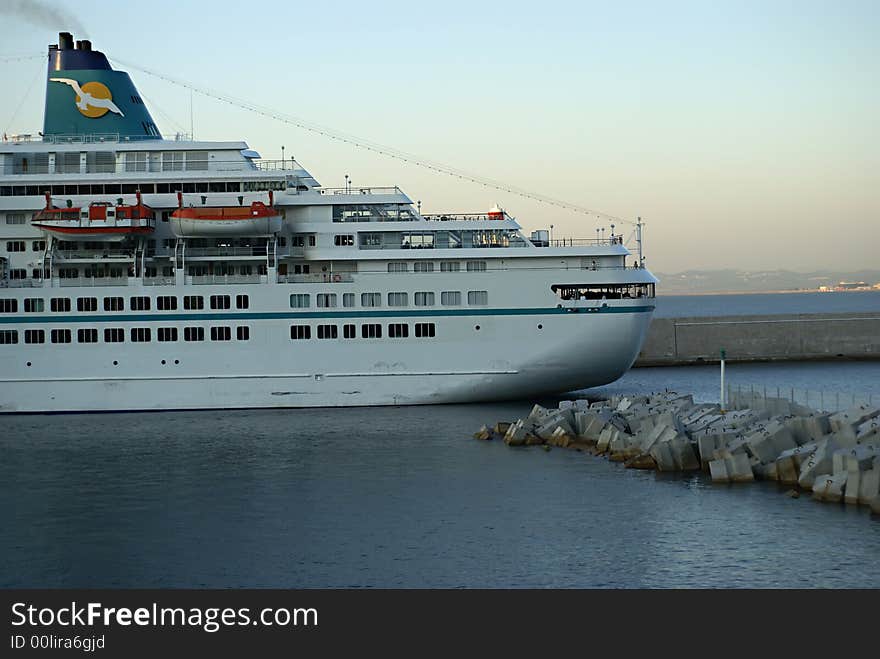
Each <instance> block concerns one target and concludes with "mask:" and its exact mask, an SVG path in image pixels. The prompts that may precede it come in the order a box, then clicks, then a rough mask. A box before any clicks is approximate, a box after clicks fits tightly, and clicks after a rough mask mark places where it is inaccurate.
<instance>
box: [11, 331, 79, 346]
mask: <svg viewBox="0 0 880 659" xmlns="http://www.w3.org/2000/svg"><path fill="white" fill-rule="evenodd" d="M52 331H53V332H54V331H56V330H52ZM67 331H68V333H69V332H70V330H67ZM13 343H18V330H0V345H11V344H13Z"/></svg>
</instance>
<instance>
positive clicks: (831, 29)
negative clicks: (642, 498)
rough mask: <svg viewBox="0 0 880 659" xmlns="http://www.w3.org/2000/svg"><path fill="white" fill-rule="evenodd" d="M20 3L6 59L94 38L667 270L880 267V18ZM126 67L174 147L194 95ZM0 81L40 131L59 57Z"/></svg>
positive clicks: (405, 174) (308, 139)
mask: <svg viewBox="0 0 880 659" xmlns="http://www.w3.org/2000/svg"><path fill="white" fill-rule="evenodd" d="M21 5H30V6H31V7H34V6H35V3H32V2H31V3H29V2H26V1H24V0H20V1H19V0H0V37H2V39H0V56H6V57H8V56H14V55H36V54H41V53H44V52H45V51H46V47H47V45H48V44H49V43H56V42H57V32H58V31H60V30H68V31H75V32H76V31H77V30H80V29H82V28H84V29H85V30H86V31H87V35H84V34H82V33H81V32H76V33H75V34H74V38H75V39H81V38H84V37H88V38H91V39H92V42H93V44H94V47H95V49H97V50H101V51H103V52H104V53H106V54H107V55H108V57H110V59H111V61H112V60H113V58H114V56H115V57H118V58H119V59H122V60H125V61H127V62H132V63H135V64H137V65H139V66H141V67H144V68H146V69H150V70H153V71H155V72H158V73H164V74H168V75H170V76H172V77H175V78H178V79H181V80H184V81H187V82H190V83H192V84H194V85H196V86H198V87H202V88H207V89H212V90H216V91H220V92H224V93H227V94H230V95H233V96H237V97H242V98H247V99H249V100H250V101H252V102H253V103H255V104H258V105H261V106H266V107H270V108H275V109H277V110H279V111H281V112H283V113H286V114H290V115H294V116H296V117H300V118H303V119H306V120H307V121H310V122H313V123H317V124H322V125H325V126H329V127H332V128H335V129H337V130H340V131H344V132H346V133H350V134H353V135H356V136H360V137H363V138H366V139H368V140H371V141H373V142H378V143H381V144H386V145H389V146H392V147H396V148H397V149H400V150H404V151H408V152H411V153H415V154H418V155H421V156H423V157H425V158H428V159H431V160H434V161H439V162H442V163H446V164H449V165H452V166H454V167H456V168H458V169H462V170H467V171H470V172H474V173H477V174H479V175H481V176H484V177H487V178H492V179H498V180H502V181H506V182H508V183H510V184H512V185H514V186H516V187H518V188H524V189H526V190H531V191H534V192H536V193H538V194H543V195H546V196H550V197H555V198H558V199H562V200H565V201H569V202H571V203H574V204H578V205H581V206H585V207H588V208H593V209H597V210H601V211H604V212H607V213H610V214H613V215H616V216H620V217H626V218H631V219H635V217H636V216H638V215H641V216H642V217H643V218H644V219H645V221H646V222H647V226H646V231H645V240H646V243H645V247H646V252H645V253H646V255H647V257H648V264H649V267H651V268H652V269H654V270H657V271H661V272H676V271H680V270H684V269H689V268H710V269H714V268H742V269H779V268H787V269H793V270H802V271H806V270H813V269H819V268H832V269H837V270H852V269H858V268H880V258H878V252H880V119H878V118H880V84H878V81H880V45H878V43H880V39H878V37H877V35H878V34H880V2H872V1H865V2H856V1H841V2H832V1H828V2H808V1H802V2H796V1H791V2H771V1H760V2H746V1H739V2H709V1H703V2H671V1H670V2H615V3H609V2H607V0H606V1H603V2H557V1H555V0H549V1H545V2H528V3H519V2H512V1H504V2H496V3H481V2H478V1H476V0H470V1H468V2H459V1H458V0H451V1H445V2H442V3H432V5H431V6H430V7H427V6H422V3H416V2H379V1H375V2H369V3H365V2H347V1H338V2H333V3H305V4H303V3H291V2H287V1H285V2H274V1H272V0H264V1H262V2H259V3H246V2H228V1H226V0H213V1H212V2H180V0H175V1H171V0H151V2H149V3H141V4H139V5H133V4H131V3H128V2H125V3H122V2H109V1H107V0H104V1H99V0H78V1H76V2H74V1H73V0H67V1H62V0H58V1H52V0H44V1H43V2H40V3H36V6H37V8H38V9H39V7H50V8H56V9H57V10H59V12H65V13H66V14H67V15H68V19H67V20H63V19H59V18H57V17H55V18H53V17H52V16H51V12H48V11H40V12H37V11H35V12H32V13H33V14H37V13H39V14H40V15H41V16H42V17H43V18H35V17H34V16H32V17H31V19H30V20H26V19H25V18H24V17H23V16H22V15H21V14H20V13H18V14H16V13H14V12H13V13H10V7H15V6H21ZM73 19H75V20H73ZM77 21H78V23H79V26H82V27H79V26H77V24H76V22H77ZM113 63H114V66H115V67H116V68H124V67H122V66H120V65H118V64H117V63H116V62H113ZM129 73H130V74H131V76H132V79H133V80H134V82H135V85H136V86H137V87H138V88H139V90H140V91H141V93H142V96H143V97H144V98H145V100H146V101H147V104H148V107H149V108H150V111H151V113H152V115H153V118H154V119H155V120H156V122H157V124H158V125H159V127H160V129H161V130H162V131H163V132H164V133H165V134H166V136H173V134H174V133H175V132H178V131H186V132H188V131H189V123H190V93H189V92H188V91H186V90H184V89H182V88H180V87H176V86H174V85H171V84H169V83H167V82H164V81H161V80H158V79H156V78H152V77H150V76H148V75H146V74H144V73H141V72H139V71H135V70H131V69H129ZM0 89H2V90H3V92H4V93H3V98H4V102H3V103H2V104H0V129H2V130H4V131H6V132H10V133H16V132H31V133H35V132H36V131H38V130H40V129H41V128H42V114H43V100H44V94H45V61H43V60H41V59H30V60H24V61H14V60H8V59H0ZM29 89H30V91H29V92H28V90H29ZM23 97H24V98H23ZM193 110H194V117H195V121H194V123H195V134H196V137H197V138H199V139H211V140H213V139H216V140H229V139H233V140H238V139H243V140H246V141H247V142H248V143H249V144H250V145H251V147H252V148H255V149H257V150H258V151H260V152H261V154H262V155H263V156H264V157H266V158H279V157H280V155H281V146H282V145H284V146H285V147H286V149H285V153H286V155H287V156H291V155H294V156H296V158H297V159H298V161H299V162H300V163H301V164H302V165H303V166H305V167H306V168H307V169H309V171H310V172H311V173H312V174H313V175H314V176H315V177H316V178H317V179H318V180H319V181H320V182H321V183H323V184H324V185H326V186H334V185H342V184H343V181H344V175H345V174H349V175H351V177H352V180H353V181H354V183H355V185H394V184H396V185H399V186H401V187H402V188H403V189H404V191H406V192H407V193H408V194H409V196H410V197H411V198H412V199H413V200H421V201H422V210H423V211H424V212H440V211H449V212H468V211H472V212H479V211H485V210H487V209H488V208H489V207H490V206H492V205H493V204H494V203H496V202H497V203H499V204H500V205H501V206H503V207H504V208H505V209H506V210H508V212H510V213H511V214H513V215H514V216H516V217H517V219H518V220H519V221H520V223H521V224H522V225H523V226H524V228H525V229H526V230H527V231H530V230H532V229H537V228H547V227H548V226H549V225H550V224H553V225H554V237H562V236H573V237H585V238H589V237H595V228H596V226H597V224H596V221H595V218H589V217H584V216H582V215H578V214H574V213H571V212H568V211H565V210H561V209H558V208H554V207H552V206H544V205H541V204H537V203H535V202H533V201H529V200H526V199H523V198H520V197H517V196H515V195H511V194H509V193H504V192H498V191H494V190H491V189H487V188H484V187H482V186H479V185H474V184H471V183H465V182H462V181H459V180H457V179H452V178H449V177H447V176H442V175H438V174H435V173H432V172H429V171H426V170H422V169H419V168H417V167H414V166H411V165H407V164H405V163H401V162H398V161H395V160H390V159H387V158H385V157H382V156H379V155H376V154H373V153H371V152H367V151H363V150H359V149H356V148H354V147H351V146H349V145H345V144H340V143H337V142H334V141H330V140H328V139H327V138H324V137H321V136H318V135H314V134H312V133H309V132H306V131H304V130H302V129H299V128H295V127H293V126H289V125H285V124H282V123H277V122H274V121H272V120H269V119H266V118H265V117H262V116H259V115H255V114H253V113H250V112H246V111H243V110H240V109H236V108H231V107H229V106H228V105H225V104H222V103H219V102H217V101H214V100H210V99H207V98H205V97H202V96H199V95H198V94H196V95H195V96H194V101H193ZM618 228H619V227H618Z"/></svg>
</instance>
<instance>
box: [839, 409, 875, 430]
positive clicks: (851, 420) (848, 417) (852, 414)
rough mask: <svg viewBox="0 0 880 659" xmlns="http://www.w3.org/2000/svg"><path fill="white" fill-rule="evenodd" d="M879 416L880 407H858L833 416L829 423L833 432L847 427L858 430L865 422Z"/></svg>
mask: <svg viewBox="0 0 880 659" xmlns="http://www.w3.org/2000/svg"><path fill="white" fill-rule="evenodd" d="M877 416H880V407H873V406H869V405H856V406H855V407H851V408H849V409H848V410H845V411H843V412H838V413H837V414H832V415H831V419H830V420H829V421H830V423H831V430H832V431H837V430H842V429H843V428H846V427H850V428H856V427H857V426H860V425H861V424H863V423H864V422H865V421H867V420H869V419H873V418H874V417H877Z"/></svg>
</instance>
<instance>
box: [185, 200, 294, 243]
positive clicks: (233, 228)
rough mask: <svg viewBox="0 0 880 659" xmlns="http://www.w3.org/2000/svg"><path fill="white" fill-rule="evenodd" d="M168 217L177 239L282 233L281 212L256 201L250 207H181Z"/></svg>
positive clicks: (270, 203)
mask: <svg viewBox="0 0 880 659" xmlns="http://www.w3.org/2000/svg"><path fill="white" fill-rule="evenodd" d="M177 199H178V203H179V204H180V207H179V208H178V209H177V210H176V211H174V212H173V213H172V214H171V231H172V232H173V233H174V235H176V236H177V237H179V238H187V237H190V236H269V235H272V234H273V233H277V232H278V231H280V230H281V220H282V218H281V213H280V211H278V209H276V208H275V207H274V205H273V196H272V192H271V191H270V192H269V203H268V205H267V204H264V203H263V202H262V201H255V202H253V203H252V204H251V205H250V206H186V207H184V206H183V196H182V195H181V194H180V193H178V195H177Z"/></svg>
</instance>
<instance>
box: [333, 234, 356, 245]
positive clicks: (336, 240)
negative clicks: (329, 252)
mask: <svg viewBox="0 0 880 659" xmlns="http://www.w3.org/2000/svg"><path fill="white" fill-rule="evenodd" d="M333 244H334V245H336V246H337V247H350V246H352V245H354V236H353V235H341V236H333Z"/></svg>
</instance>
